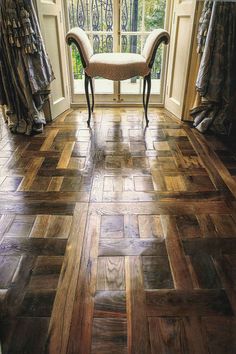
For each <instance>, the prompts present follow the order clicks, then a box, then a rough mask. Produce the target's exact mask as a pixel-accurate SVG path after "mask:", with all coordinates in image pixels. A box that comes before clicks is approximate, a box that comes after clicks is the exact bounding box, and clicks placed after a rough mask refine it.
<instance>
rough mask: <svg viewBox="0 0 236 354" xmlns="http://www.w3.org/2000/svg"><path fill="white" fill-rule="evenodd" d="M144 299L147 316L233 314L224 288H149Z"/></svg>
mask: <svg viewBox="0 0 236 354" xmlns="http://www.w3.org/2000/svg"><path fill="white" fill-rule="evenodd" d="M146 301H147V315H148V316H149V317H158V316H214V315H217V316H222V315H231V316H232V315H233V312H232V308H231V305H230V303H229V300H228V298H227V296H226V293H225V291H224V290H188V291H187V290H158V291H154V290H149V291H146Z"/></svg>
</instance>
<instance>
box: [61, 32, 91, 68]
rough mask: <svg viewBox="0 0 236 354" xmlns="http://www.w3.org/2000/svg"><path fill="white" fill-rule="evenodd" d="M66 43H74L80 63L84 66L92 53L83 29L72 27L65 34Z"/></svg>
mask: <svg viewBox="0 0 236 354" xmlns="http://www.w3.org/2000/svg"><path fill="white" fill-rule="evenodd" d="M66 42H67V44H68V45H71V44H72V43H74V44H75V45H76V47H77V49H78V51H79V54H80V57H81V61H82V65H83V67H84V68H86V67H87V66H88V64H89V59H90V58H91V56H92V55H93V48H92V46H91V43H90V41H89V38H88V36H87V34H86V33H85V31H83V30H82V29H81V28H79V27H74V28H72V29H71V30H70V31H69V32H68V33H67V35H66Z"/></svg>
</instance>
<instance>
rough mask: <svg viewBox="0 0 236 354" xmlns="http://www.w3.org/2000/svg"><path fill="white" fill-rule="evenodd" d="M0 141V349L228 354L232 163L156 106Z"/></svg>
mask: <svg viewBox="0 0 236 354" xmlns="http://www.w3.org/2000/svg"><path fill="white" fill-rule="evenodd" d="M149 117H150V125H149V127H148V128H147V129H145V127H144V125H143V124H144V123H143V122H144V119H143V113H142V110H141V109H140V110H139V109H131V108H122V109H100V110H99V109H96V112H95V114H94V116H93V125H92V129H91V130H89V129H87V126H86V120H87V114H86V111H79V110H77V111H70V112H69V113H68V114H64V115H62V116H61V117H59V118H58V119H57V120H56V121H55V122H53V123H52V124H50V125H48V126H47V127H46V129H45V132H44V133H43V134H42V135H38V136H34V137H25V136H13V135H10V134H9V133H5V135H4V136H3V138H2V140H1V141H0V164H1V174H0V215H1V220H0V316H1V317H0V336H1V345H2V350H3V353H4V354H5V353H9V354H14V353H29V354H32V353H34V354H36V353H38V354H42V353H44V352H45V353H50V354H62V353H67V354H68V353H71V354H106V353H109V354H110V353H112V354H124V353H129V354H131V353H132V354H157V353H158V354H159V353H161V354H162V353H163V354H164V353H173V354H176V353H182V354H186V353H190V354H193V353H194V354H195V353H196V354H198V353H199V354H204V353H210V354H226V353H234V352H236V341H235V338H236V336H235V328H236V321H235V311H236V297H235V286H236V209H235V208H236V202H235V197H236V177H235V175H236V157H235V155H234V154H233V153H232V152H230V151H229V150H228V149H227V148H226V147H225V146H224V145H223V143H221V142H220V141H219V140H217V139H216V138H215V137H213V136H210V137H207V139H206V138H205V137H203V136H201V135H200V134H198V133H197V132H196V131H194V130H192V129H191V128H190V127H189V126H188V125H181V124H179V123H178V122H177V121H175V120H173V119H172V118H170V117H168V116H167V115H166V113H165V112H164V111H163V110H161V109H150V114H149Z"/></svg>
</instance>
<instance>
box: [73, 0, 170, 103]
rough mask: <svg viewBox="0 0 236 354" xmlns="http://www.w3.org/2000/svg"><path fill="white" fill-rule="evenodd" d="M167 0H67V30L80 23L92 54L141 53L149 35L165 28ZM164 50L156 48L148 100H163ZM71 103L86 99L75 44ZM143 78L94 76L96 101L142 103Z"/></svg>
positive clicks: (155, 101) (157, 101) (82, 74)
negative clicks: (112, 79)
mask: <svg viewBox="0 0 236 354" xmlns="http://www.w3.org/2000/svg"><path fill="white" fill-rule="evenodd" d="M167 1H168V0H67V14H68V18H67V20H68V21H67V24H68V29H69V28H72V27H76V26H79V27H80V28H82V29H84V30H85V31H86V33H87V34H88V36H89V39H90V41H91V44H92V46H93V49H94V53H104V52H131V53H141V51H142V48H143V45H144V43H145V40H146V38H147V36H148V34H149V33H150V32H151V31H152V30H153V29H155V28H164V27H165V17H166V2H167ZM165 51H166V49H165V47H164V46H161V47H160V48H159V49H158V52H157V56H156V60H155V63H154V66H153V70H152V95H151V103H162V102H163V91H164V90H163V89H164V75H165V62H166V60H165V59H166V52H165ZM70 58H71V63H70V68H71V70H70V71H71V87H72V103H83V102H85V97H84V72H83V67H82V63H81V60H80V56H79V53H78V51H77V49H76V47H75V46H72V47H71V49H70ZM142 85H143V79H142V78H140V77H134V78H132V79H129V80H124V81H121V82H113V81H110V80H106V79H103V78H95V80H94V86H95V94H96V102H97V103H123V104H128V103H132V104H134V103H141V94H142Z"/></svg>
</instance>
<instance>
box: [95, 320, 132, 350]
mask: <svg viewBox="0 0 236 354" xmlns="http://www.w3.org/2000/svg"><path fill="white" fill-rule="evenodd" d="M109 353H112V354H128V351H127V321H126V319H124V318H95V319H94V320H93V341H92V348H91V354H109Z"/></svg>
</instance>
